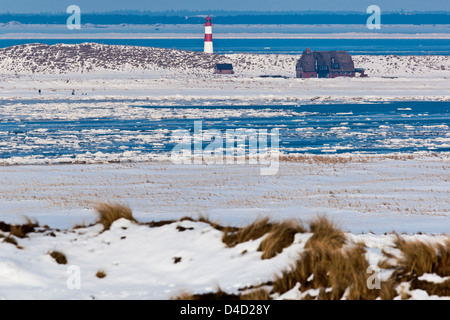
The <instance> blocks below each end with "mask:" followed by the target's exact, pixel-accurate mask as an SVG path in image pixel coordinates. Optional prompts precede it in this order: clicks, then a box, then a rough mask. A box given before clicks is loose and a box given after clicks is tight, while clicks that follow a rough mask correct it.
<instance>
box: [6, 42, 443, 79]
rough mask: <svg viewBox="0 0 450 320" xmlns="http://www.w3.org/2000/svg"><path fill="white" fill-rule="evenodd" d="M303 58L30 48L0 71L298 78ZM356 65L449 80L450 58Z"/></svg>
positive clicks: (12, 53) (358, 59) (14, 52)
mask: <svg viewBox="0 0 450 320" xmlns="http://www.w3.org/2000/svg"><path fill="white" fill-rule="evenodd" d="M300 54H301V52H299V55H288V54H247V53H240V54H226V55H217V54H215V55H209V54H204V53H202V52H194V51H183V50H173V49H162V48H151V47H137V46H121V45H102V44H98V43H83V44H56V45H52V46H49V45H46V44H26V45H19V46H13V47H9V48H4V49H1V50H0V68H1V70H2V72H3V73H10V74H11V73H13V74H60V73H86V72H99V71H115V72H117V71H119V72H125V73H128V72H131V71H133V70H139V71H145V72H158V73H177V74H187V75H190V76H192V75H193V74H211V72H212V70H213V68H214V64H215V63H222V62H231V63H233V65H234V69H235V72H236V75H238V76H249V75H260V74H272V75H273V74H279V75H284V76H293V75H294V74H295V64H296V62H297V60H298V59H299V58H300ZM353 58H354V60H355V65H356V66H357V67H360V68H366V69H367V71H368V73H369V74H370V75H373V76H420V77H423V76H440V77H444V76H449V75H450V57H448V56H396V55H387V56H354V57H353Z"/></svg>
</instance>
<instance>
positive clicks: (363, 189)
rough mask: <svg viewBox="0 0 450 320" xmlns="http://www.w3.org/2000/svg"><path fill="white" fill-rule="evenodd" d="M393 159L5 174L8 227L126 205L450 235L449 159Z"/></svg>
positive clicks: (150, 212)
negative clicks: (269, 168) (264, 170)
mask: <svg viewBox="0 0 450 320" xmlns="http://www.w3.org/2000/svg"><path fill="white" fill-rule="evenodd" d="M389 158H390V157H386V156H360V157H355V156H353V157H352V159H353V160H352V161H346V159H348V157H346V156H342V157H338V156H325V157H323V158H321V157H314V156H311V157H302V158H301V159H302V160H301V163H294V162H281V163H280V168H279V173H278V175H276V176H261V175H260V166H256V165H253V166H250V165H236V164H235V165H231V164H230V165H210V166H205V165H174V164H172V163H158V162H156V163H129V164H106V165H52V166H6V167H1V170H0V178H1V179H0V180H1V181H2V182H3V183H2V184H1V185H0V204H1V207H2V208H3V210H2V212H1V213H0V221H1V220H4V221H8V222H16V223H18V222H20V221H22V220H23V216H28V217H31V218H36V219H37V220H38V221H39V222H41V223H42V224H48V225H50V226H52V227H66V228H67V227H72V226H73V225H74V224H76V223H78V224H79V223H81V222H82V221H83V220H84V221H86V222H88V223H90V222H92V221H93V220H94V219H95V214H94V211H93V208H94V206H95V205H96V204H97V203H98V202H120V203H124V204H127V205H129V206H130V207H131V208H133V210H134V215H135V216H136V217H137V218H138V219H139V220H140V221H152V220H166V219H179V218H181V217H182V216H185V215H190V216H193V217H195V216H197V215H199V214H204V215H209V216H210V218H211V219H212V220H218V221H219V222H221V223H224V224H231V225H242V224H245V223H249V222H252V221H253V220H254V219H255V218H256V217H258V216H265V215H267V216H270V217H272V218H273V219H279V220H282V219H285V218H290V217H292V218H298V219H301V220H305V221H307V220H310V219H312V218H314V217H316V216H318V215H322V214H326V215H328V216H329V217H330V218H331V219H332V220H334V221H336V222H337V223H338V225H340V226H341V227H342V228H343V229H344V230H345V231H349V232H354V233H359V232H375V233H377V234H380V233H384V232H391V231H397V232H408V233H418V232H425V233H430V234H440V233H450V212H449V208H450V197H449V194H450V180H449V179H450V171H449V170H450V159H449V157H448V156H447V155H440V156H437V157H434V156H418V155H417V156H414V157H412V156H400V159H403V160H395V159H389ZM394 158H395V157H394ZM408 158H410V159H408ZM411 158H413V159H411ZM339 159H340V160H339ZM340 162H342V163H340Z"/></svg>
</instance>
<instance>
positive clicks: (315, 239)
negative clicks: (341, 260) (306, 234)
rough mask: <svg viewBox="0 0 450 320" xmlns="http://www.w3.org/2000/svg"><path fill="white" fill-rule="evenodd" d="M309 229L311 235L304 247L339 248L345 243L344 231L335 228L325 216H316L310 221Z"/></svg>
mask: <svg viewBox="0 0 450 320" xmlns="http://www.w3.org/2000/svg"><path fill="white" fill-rule="evenodd" d="M310 229H311V232H312V233H313V235H312V237H311V238H310V239H309V240H308V242H307V244H306V248H313V247H315V246H321V247H323V246H326V247H329V248H330V249H339V248H342V246H343V245H344V244H345V234H344V232H343V231H342V230H339V229H338V228H336V227H335V226H334V225H333V223H332V222H331V221H330V220H328V219H327V218H326V217H318V218H317V219H315V220H314V221H312V222H311V223H310Z"/></svg>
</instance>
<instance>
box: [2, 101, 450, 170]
mask: <svg viewBox="0 0 450 320" xmlns="http://www.w3.org/2000/svg"><path fill="white" fill-rule="evenodd" d="M60 103H61V102H58V101H47V102H44V103H42V102H35V101H34V100H23V101H17V100H16V101H3V102H2V104H3V106H0V161H1V162H2V163H9V164H39V163H49V162H50V163H60V162H63V163H67V162H68V163H71V162H80V161H94V162H96V161H104V160H110V161H123V160H127V161H128V160H131V161H133V160H135V161H146V160H151V159H154V158H157V157H163V158H164V157H167V156H169V155H170V153H171V150H172V149H173V148H174V146H175V145H176V143H178V141H176V140H174V138H173V134H174V133H175V132H177V131H178V130H180V129H184V130H188V131H189V132H191V133H193V130H194V122H195V121H199V120H201V121H202V129H203V130H210V129H216V130H219V131H220V132H222V133H223V134H224V135H225V132H226V130H228V129H244V130H251V129H259V130H268V131H269V132H270V131H271V130H272V129H279V133H280V151H281V152H282V153H284V154H292V153H294V154H299V153H300V154H341V153H359V154H387V153H423V152H425V153H427V152H436V153H439V152H449V151H450V130H449V126H450V103H449V102H383V103H380V102H377V103H369V102H366V103H360V104H335V103H333V104H310V105H269V106H267V105H265V106H258V105H252V106H241V105H240V106H233V105H231V106H217V105H211V106H189V105H178V106H146V105H128V104H127V102H126V101H123V102H122V104H121V106H120V108H118V109H116V111H115V112H112V113H110V112H106V113H104V114H103V115H102V113H101V112H100V113H99V112H95V110H96V109H99V108H104V105H108V103H109V102H107V101H104V102H101V101H95V102H94V101H93V102H92V103H85V104H83V105H81V106H80V105H76V104H73V105H72V104H70V103H68V105H67V106H66V105H64V106H62V107H64V108H68V109H73V112H71V111H68V112H65V113H56V112H55V110H56V109H58V105H59V104H60ZM43 104H44V105H45V106H43ZM52 104H54V105H53V106H52ZM99 104H101V105H99ZM247 132H251V131H247ZM210 142H211V140H210V141H207V140H205V141H203V147H204V148H205V147H206V146H207V145H208V144H209V143H210ZM223 144H224V147H225V146H226V141H225V140H224V142H223ZM246 144H247V145H246V148H248V141H246ZM269 145H270V141H269Z"/></svg>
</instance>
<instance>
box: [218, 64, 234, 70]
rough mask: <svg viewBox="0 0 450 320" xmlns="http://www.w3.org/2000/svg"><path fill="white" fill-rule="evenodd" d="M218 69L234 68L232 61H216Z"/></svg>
mask: <svg viewBox="0 0 450 320" xmlns="http://www.w3.org/2000/svg"><path fill="white" fill-rule="evenodd" d="M216 69H217V70H233V65H232V64H231V63H216Z"/></svg>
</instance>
